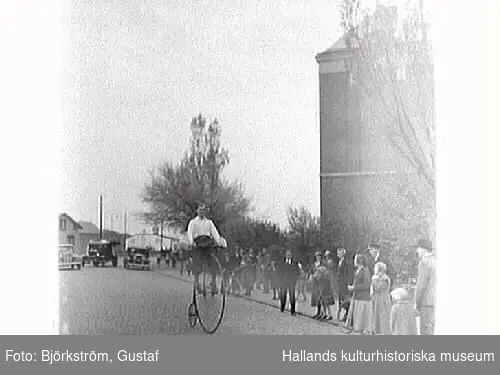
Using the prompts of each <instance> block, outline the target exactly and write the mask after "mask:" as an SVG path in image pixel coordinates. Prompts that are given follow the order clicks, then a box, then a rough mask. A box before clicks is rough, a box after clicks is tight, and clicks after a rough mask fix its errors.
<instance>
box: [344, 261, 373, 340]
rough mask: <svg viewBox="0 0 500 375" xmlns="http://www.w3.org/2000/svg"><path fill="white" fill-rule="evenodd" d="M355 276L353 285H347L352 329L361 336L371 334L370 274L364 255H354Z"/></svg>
mask: <svg viewBox="0 0 500 375" xmlns="http://www.w3.org/2000/svg"><path fill="white" fill-rule="evenodd" d="M354 264H355V266H356V275H355V276H354V284H353V285H349V287H348V288H349V290H350V291H352V293H353V302H354V306H353V316H352V317H353V329H354V331H356V332H360V333H362V334H371V333H372V325H373V324H372V323H373V322H372V319H373V312H372V301H371V296H370V288H371V273H370V270H369V269H368V261H367V259H366V256H364V255H356V257H355V258H354Z"/></svg>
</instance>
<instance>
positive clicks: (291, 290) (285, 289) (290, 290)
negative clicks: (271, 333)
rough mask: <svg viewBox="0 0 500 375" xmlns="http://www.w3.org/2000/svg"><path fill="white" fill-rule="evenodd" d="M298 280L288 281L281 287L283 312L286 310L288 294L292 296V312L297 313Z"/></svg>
mask: <svg viewBox="0 0 500 375" xmlns="http://www.w3.org/2000/svg"><path fill="white" fill-rule="evenodd" d="M296 283H297V282H296V281H291V282H288V283H286V284H285V285H283V286H282V287H281V288H280V300H281V312H284V311H285V306H286V299H287V298H286V297H287V294H288V295H289V296H290V312H291V313H292V314H295V284H296Z"/></svg>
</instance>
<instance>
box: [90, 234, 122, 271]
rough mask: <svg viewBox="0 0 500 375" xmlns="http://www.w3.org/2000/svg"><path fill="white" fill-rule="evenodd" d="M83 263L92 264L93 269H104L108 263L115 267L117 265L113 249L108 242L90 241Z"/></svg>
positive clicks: (116, 257)
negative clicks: (99, 267)
mask: <svg viewBox="0 0 500 375" xmlns="http://www.w3.org/2000/svg"><path fill="white" fill-rule="evenodd" d="M85 261H86V262H87V263H92V264H93V265H94V266H95V267H98V266H101V267H104V265H106V264H107V263H108V262H111V265H112V266H113V267H116V266H117V265H118V256H117V255H116V250H115V247H114V246H113V244H112V243H111V242H110V241H107V240H101V241H90V242H89V245H88V247H87V256H86V257H85Z"/></svg>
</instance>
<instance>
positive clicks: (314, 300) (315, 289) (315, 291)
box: [310, 251, 323, 319]
mask: <svg viewBox="0 0 500 375" xmlns="http://www.w3.org/2000/svg"><path fill="white" fill-rule="evenodd" d="M314 257H315V262H314V263H313V265H312V268H311V278H310V280H311V284H312V291H311V306H313V307H314V306H316V307H317V311H316V315H314V316H313V318H314V319H320V318H321V317H322V311H321V303H320V300H319V297H320V285H319V282H318V279H317V278H316V277H315V276H314V275H317V274H318V269H319V268H320V267H321V266H322V265H323V256H322V254H321V251H316V253H314Z"/></svg>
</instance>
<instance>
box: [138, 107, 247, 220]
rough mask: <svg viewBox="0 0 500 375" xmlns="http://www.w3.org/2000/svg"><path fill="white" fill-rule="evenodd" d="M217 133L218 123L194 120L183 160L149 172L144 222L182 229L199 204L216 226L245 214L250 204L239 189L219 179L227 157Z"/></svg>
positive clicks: (236, 185)
mask: <svg viewBox="0 0 500 375" xmlns="http://www.w3.org/2000/svg"><path fill="white" fill-rule="evenodd" d="M220 134H221V129H220V126H219V123H218V122H217V120H214V121H212V122H210V123H207V120H206V119H205V118H204V117H203V116H201V115H199V116H197V117H195V118H193V120H192V122H191V140H190V149H189V151H188V152H187V153H186V154H185V155H184V158H183V159H182V161H181V162H180V163H179V164H178V165H174V164H173V163H170V162H165V163H163V164H161V165H159V166H158V167H156V168H155V169H154V170H153V171H151V179H150V181H149V182H148V183H146V185H145V187H144V191H143V194H142V199H143V201H144V202H145V203H147V204H148V205H149V207H150V210H149V212H146V213H144V214H142V215H141V216H142V218H143V219H145V220H146V221H147V222H158V221H160V220H163V221H165V222H167V223H168V224H170V225H172V226H176V227H180V228H182V229H185V226H186V225H187V222H188V221H189V220H190V219H191V218H193V217H194V216H195V215H196V208H197V206H198V204H200V203H202V202H203V203H206V204H208V206H209V211H210V216H211V218H212V219H213V220H214V222H215V223H216V225H218V226H221V225H223V224H225V223H226V222H227V221H229V220H234V219H239V218H242V217H245V216H246V215H247V213H248V212H249V210H250V201H249V199H248V198H246V197H245V195H244V193H243V189H242V186H241V185H240V184H239V183H237V182H235V181H228V180H226V179H224V178H223V177H222V172H223V170H224V167H225V166H226V165H227V164H228V163H229V155H228V152H227V150H226V149H224V148H223V147H222V146H221V142H220Z"/></svg>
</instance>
